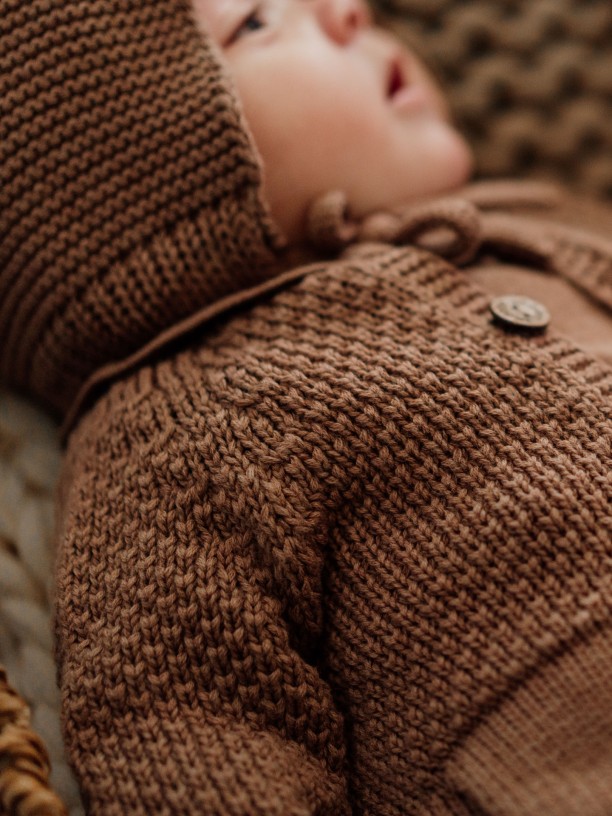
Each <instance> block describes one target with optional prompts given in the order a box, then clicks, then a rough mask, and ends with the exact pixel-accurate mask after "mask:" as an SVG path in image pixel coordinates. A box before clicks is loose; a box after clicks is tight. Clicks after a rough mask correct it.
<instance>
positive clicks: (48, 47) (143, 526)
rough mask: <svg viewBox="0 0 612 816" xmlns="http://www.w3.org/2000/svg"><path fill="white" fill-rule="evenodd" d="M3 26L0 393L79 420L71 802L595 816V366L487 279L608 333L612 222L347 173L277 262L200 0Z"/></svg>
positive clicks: (67, 645)
mask: <svg viewBox="0 0 612 816" xmlns="http://www.w3.org/2000/svg"><path fill="white" fill-rule="evenodd" d="M0 46H1V47H0V114H1V115H0V377H2V380H3V383H5V384H7V385H10V386H12V387H15V388H17V389H19V390H22V391H24V392H26V393H29V394H31V395H32V396H33V397H35V398H36V399H38V400H39V401H40V402H41V403H44V404H45V405H47V406H48V407H49V408H50V409H51V410H53V411H54V412H55V413H56V414H57V415H58V417H60V418H62V419H63V421H64V426H63V427H64V438H65V440H66V454H65V459H64V466H63V470H62V475H61V480H60V483H59V486H58V493H57V529H56V542H57V548H58V549H57V595H56V617H55V627H56V635H57V661H58V682H59V684H60V687H61V691H62V700H63V711H62V716H63V731H64V738H65V742H66V748H67V752H68V755H69V758H70V761H71V763H72V765H73V767H74V769H75V771H76V774H77V777H78V780H79V782H80V785H81V788H82V792H83V796H84V800H85V804H86V807H87V811H88V813H89V814H91V816H125V814H130V816H132V815H134V816H140V815H141V814H142V816H144V814H146V815H147V816H151V814H161V816H204V814H205V815H206V816H348V814H351V815H352V816H408V815H409V814H414V815H415V816H483V814H486V816H536V814H537V816H542V814H551V816H604V814H609V813H611V812H612V672H611V671H610V668H611V666H612V509H611V508H612V502H611V497H612V483H611V481H612V471H611V467H610V466H611V464H612V453H611V441H612V426H611V421H610V420H611V416H610V414H611V402H612V367H611V366H610V365H608V364H606V363H605V361H604V360H602V359H599V358H597V357H596V356H594V355H591V354H589V353H587V352H586V351H585V349H583V348H582V347H581V346H580V344H579V343H576V342H574V340H573V339H572V338H571V337H568V336H566V335H565V334H563V333H562V332H559V331H558V330H557V328H556V325H555V314H554V310H553V313H552V315H551V318H552V319H551V322H550V325H549V326H548V327H547V328H545V329H544V330H543V331H541V332H539V333H536V332H534V331H531V330H524V329H522V330H519V327H518V326H517V325H516V324H513V323H512V322H511V323H510V325H506V326H505V327H504V326H502V325H500V324H499V323H498V322H494V321H492V316H491V312H490V306H491V293H490V292H489V291H487V289H486V288H485V287H483V286H482V285H480V284H479V283H478V281H476V280H474V279H473V278H472V277H471V276H470V271H476V270H477V269H483V268H484V266H483V265H486V266H487V268H489V266H490V265H491V264H502V265H503V264H509V265H512V266H513V267H516V266H517V265H519V266H525V265H527V266H528V267H529V268H530V269H532V270H534V271H536V272H539V273H540V274H542V275H543V276H546V275H550V276H557V277H562V278H563V280H566V281H568V282H569V283H570V284H571V286H572V287H574V288H575V289H576V292H577V296H580V297H588V298H590V299H592V301H593V303H596V304H597V305H598V307H599V308H601V310H602V311H605V313H606V314H607V315H609V314H610V311H612V242H611V240H610V223H611V219H610V212H609V211H604V210H599V209H596V208H592V209H589V208H588V207H587V206H586V204H585V203H584V202H582V201H579V202H577V203H575V202H572V200H571V199H569V198H566V197H565V196H564V195H563V194H558V193H557V191H555V190H554V189H551V188H548V187H541V186H538V185H521V184H511V183H508V184H503V183H500V184H492V185H486V184H485V185H474V186H470V187H468V188H466V189H465V190H463V191H456V192H455V193H454V194H452V195H449V196H446V197H442V198H440V199H437V200H434V201H424V202H421V203H420V204H419V205H414V206H407V207H403V208H399V209H398V210H396V211H393V212H390V213H379V214H373V215H372V216H371V217H370V218H368V219H365V220H364V221H363V222H362V223H359V224H356V223H353V222H352V220H351V216H350V211H349V209H348V208H347V206H346V201H344V198H343V196H342V193H341V192H339V191H330V192H329V195H328V194H325V195H323V196H322V197H321V199H320V200H319V201H316V202H314V203H313V206H312V210H311V212H310V222H309V242H310V243H309V247H308V248H305V251H304V253H303V256H301V253H295V258H293V255H292V253H291V252H289V251H288V250H287V247H286V245H285V244H284V242H283V237H282V236H281V235H280V233H279V231H278V229H277V227H276V225H275V224H274V223H273V221H272V220H271V217H270V213H269V212H268V210H267V207H266V203H265V201H264V200H263V199H262V193H261V167H260V165H259V161H258V158H257V155H256V153H255V152H254V149H253V145H252V144H251V143H250V139H249V137H248V134H247V132H246V130H245V128H244V122H243V119H242V114H241V112H240V109H239V106H238V105H237V103H236V100H235V98H234V95H233V93H232V89H231V87H230V85H229V78H228V76H227V73H226V71H225V69H224V67H223V64H222V60H221V58H220V55H219V53H218V52H217V50H216V49H215V48H214V47H213V45H212V44H211V43H210V42H209V40H208V38H207V37H206V35H205V34H204V33H203V32H201V31H199V30H198V29H197V28H196V26H195V24H194V22H193V19H192V17H191V16H190V12H189V4H188V2H184V1H183V0H175V1H173V2H158V0H129V2H125V0H87V2H86V3H82V2H76V0H53V2H51V3H49V2H46V0H36V2H31V3H23V2H20V1H19V0H0ZM298 257H301V259H300V261H299V262H297V265H296V263H294V260H295V259H297V258H298ZM517 294H521V293H520V292H518V293H517ZM544 305H546V303H544ZM549 305H550V304H549Z"/></svg>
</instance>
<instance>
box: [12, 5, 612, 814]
mask: <svg viewBox="0 0 612 816" xmlns="http://www.w3.org/2000/svg"><path fill="white" fill-rule="evenodd" d="M372 5H373V7H374V11H375V16H376V18H377V20H378V22H379V23H381V24H382V25H383V26H385V27H386V28H390V29H392V30H394V31H395V32H396V33H397V34H398V35H399V36H400V38H402V39H404V41H406V42H408V43H410V44H412V45H413V46H415V47H416V48H417V50H419V51H420V52H421V53H422V55H423V56H424V57H425V58H426V59H427V60H428V61H429V63H430V64H431V66H432V67H433V68H434V70H435V71H436V72H437V73H438V75H439V77H440V79H441V81H442V83H443V85H444V87H445V88H447V90H448V91H449V94H450V99H451V105H452V108H453V112H454V114H455V116H456V117H457V121H458V123H459V125H460V127H461V128H462V129H463V131H464V132H465V133H466V134H467V135H468V137H469V139H470V140H471V143H472V145H473V146H474V148H475V152H476V159H477V173H478V175H480V176H483V177H487V176H496V175H510V176H511V175H520V176H530V177H537V178H553V179H556V180H558V181H562V182H565V183H566V184H568V185H569V186H570V187H573V188H574V189H576V190H583V191H587V192H590V193H593V194H596V195H599V196H601V197H604V198H609V199H612V115H611V114H612V4H611V3H610V1H609V0H373V2H372ZM59 461H60V451H59V441H58V434H57V428H56V427H55V426H54V425H53V423H51V422H50V421H49V419H48V418H47V417H46V416H45V415H44V414H43V413H42V412H41V411H40V410H38V409H36V408H35V407H33V406H31V405H30V404H29V403H27V402H26V401H25V400H22V399H20V398H18V397H15V396H14V395H11V394H8V393H6V392H4V391H1V390H0V663H3V664H4V665H5V666H6V668H7V671H8V676H9V679H10V681H11V684H12V685H13V686H14V687H16V688H17V689H18V691H19V692H20V693H21V694H22V696H23V697H24V699H25V700H26V702H28V704H29V705H30V708H31V711H32V722H33V725H34V728H35V730H36V731H37V733H38V734H39V735H40V736H41V737H42V738H43V740H44V741H45V743H46V745H47V748H48V750H49V754H50V757H51V761H52V774H51V783H52V785H53V787H54V788H55V789H56V790H57V791H58V793H59V794H60V796H61V797H62V798H63V799H64V801H65V803H66V805H67V806H68V809H69V811H70V814H71V816H78V814H80V813H82V809H81V806H80V803H79V796H78V792H77V788H76V784H75V782H74V779H73V777H72V775H71V773H70V771H69V769H68V767H67V765H66V762H65V758H64V753H63V748H62V742H61V736H60V731H59V712H58V706H59V695H58V692H57V689H56V686H55V669H54V665H53V660H52V657H51V637H52V635H51V628H50V610H51V599H52V598H51V563H52V553H51V541H52V535H53V518H52V500H53V487H54V485H55V480H56V477H57V473H58V468H59Z"/></svg>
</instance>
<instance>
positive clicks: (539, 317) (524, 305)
mask: <svg viewBox="0 0 612 816" xmlns="http://www.w3.org/2000/svg"><path fill="white" fill-rule="evenodd" d="M489 308H490V309H491V311H492V313H493V317H494V318H495V320H497V321H498V322H499V323H501V324H502V325H503V326H505V327H506V328H510V329H527V330H530V331H542V330H543V329H545V328H546V326H548V324H549V323H550V313H549V311H548V309H547V308H546V307H545V306H542V304H541V303H538V301H537V300H532V299H531V298H528V297H525V295H502V296H501V297H496V298H493V300H492V301H491V302H490V304H489Z"/></svg>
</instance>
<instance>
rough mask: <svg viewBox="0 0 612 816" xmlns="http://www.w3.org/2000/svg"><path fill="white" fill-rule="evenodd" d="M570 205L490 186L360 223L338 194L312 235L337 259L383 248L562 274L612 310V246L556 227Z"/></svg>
mask: <svg viewBox="0 0 612 816" xmlns="http://www.w3.org/2000/svg"><path fill="white" fill-rule="evenodd" d="M567 198H568V196H567V193H566V192H565V191H564V190H563V189H562V188H561V187H559V186H557V185H555V184H552V183H548V182H526V181H509V180H508V181H506V180H504V181H483V182H478V183H473V184H470V185H467V186H466V187H465V188H463V189H461V190H459V191H457V192H455V193H453V194H451V195H445V196H438V197H435V198H433V199H430V200H428V201H423V202H420V203H418V204H412V205H407V206H404V207H399V208H395V209H394V210H388V211H386V212H377V213H374V214H373V215H371V216H369V217H367V218H365V219H362V220H361V221H357V220H355V219H353V218H352V217H351V215H350V209H349V207H348V203H347V200H346V197H345V196H344V194H343V193H342V192H339V191H332V192H330V193H328V194H326V195H325V196H323V197H321V198H320V199H319V200H318V201H316V202H315V204H314V205H313V207H312V208H311V211H310V216H309V224H308V235H309V240H310V241H311V243H312V244H313V245H315V246H318V247H320V248H322V249H323V248H325V249H327V250H329V251H334V252H342V251H344V252H346V251H348V252H350V248H351V247H363V246H364V245H365V244H368V243H378V242H382V243H385V244H394V245H398V246H415V247H420V248H421V249H427V250H429V251H431V252H434V253H435V254H437V255H440V256H441V257H442V258H445V259H446V260H447V261H449V262H450V263H453V264H455V265H456V266H459V267H465V266H467V265H469V264H470V263H471V262H473V261H474V260H475V259H476V257H477V256H478V255H481V254H492V255H494V256H497V257H499V258H501V259H508V260H515V261H518V262H520V263H525V264H528V265H530V266H533V267H534V268H539V269H542V270H545V271H548V272H553V273H556V274H559V275H561V276H562V277H564V278H565V279H566V280H568V281H570V282H571V283H572V284H573V285H575V286H576V287H578V288H579V289H581V290H582V291H584V292H586V293H587V294H588V295H589V296H591V297H592V298H594V299H595V300H597V301H599V302H600V303H602V304H604V305H605V306H607V307H608V308H611V309H612V241H610V240H609V239H606V238H604V237H603V236H599V235H596V234H594V233H592V232H590V231H587V230H584V229H581V228H577V227H569V226H567V225H565V224H560V223H559V222H557V221H555V220H554V211H555V210H556V209H557V208H558V207H559V206H560V205H562V204H563V202H565V201H566V200H567ZM534 215H535V216H536V217H535V218H534ZM353 254H354V253H353Z"/></svg>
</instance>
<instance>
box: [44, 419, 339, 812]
mask: <svg viewBox="0 0 612 816" xmlns="http://www.w3.org/2000/svg"><path fill="white" fill-rule="evenodd" d="M90 432H91V428H90ZM132 432H133V433H134V435H132ZM101 433H102V436H101V437H100V436H97V434H96V433H90V436H89V438H85V437H86V436H87V434H85V435H84V436H82V437H81V438H80V444H79V445H78V446H75V447H78V448H79V451H78V454H76V455H74V456H72V457H70V456H67V457H66V463H65V466H64V471H63V474H62V480H61V483H60V488H59V490H58V499H59V502H58V503H59V513H58V518H60V519H61V522H60V524H59V527H60V529H59V531H58V544H59V552H58V567H57V574H58V582H57V602H56V618H55V626H56V658H57V660H58V664H59V683H60V687H61V691H62V698H63V701H62V727H63V732H64V738H65V743H66V748H67V751H68V754H69V758H70V761H71V764H72V766H73V768H74V770H75V773H76V775H77V779H78V781H79V784H80V787H81V792H82V795H83V799H84V803H85V806H86V811H87V813H88V814H91V816H98V814H99V815H100V816H102V814H104V816H115V814H116V816H120V815H121V816H124V814H127V813H129V814H130V816H137V815H138V814H143V816H144V814H147V816H150V814H152V813H155V814H160V816H161V815H162V814H164V815H167V816H170V814H181V816H187V814H198V816H203V815H204V814H211V816H212V814H215V815H216V816H257V815H258V814H259V815H260V816H263V815H264V814H265V816H272V815H273V814H277V816H281V814H282V816H310V815H311V814H312V815H313V816H314V814H315V813H316V814H318V815H319V816H323V815H324V814H329V815H330V816H331V815H332V814H333V816H338V815H339V814H349V813H350V808H349V804H348V796H347V781H346V780H347V777H346V774H345V771H344V761H345V747H344V737H343V719H342V716H341V715H340V713H339V712H338V711H337V710H336V707H335V705H334V701H333V700H332V696H331V694H330V689H329V687H328V684H327V683H326V682H325V680H324V678H323V677H322V676H321V674H320V672H319V671H318V669H317V667H316V665H315V661H314V659H313V657H312V655H313V654H314V652H315V646H316V640H317V636H318V631H319V626H320V617H321V613H320V609H319V605H318V601H319V597H318V594H317V593H318V588H317V581H318V574H319V570H320V566H321V564H320V558H319V556H318V554H317V551H316V548H315V547H314V546H313V542H312V541H309V540H308V536H307V535H306V534H305V535H304V537H303V538H301V539H300V540H299V542H298V537H299V536H298V537H296V538H293V539H292V541H293V545H294V546H295V545H297V544H298V543H299V549H296V550H295V552H297V553H298V555H295V553H294V555H292V554H291V553H290V552H286V553H285V555H284V559H281V558H280V557H277V556H278V555H279V553H278V552H277V547H278V546H280V545H279V542H278V541H276V540H274V536H273V534H271V533H268V534H267V533H266V532H265V530H264V529H263V526H264V525H263V524H261V525H260V526H257V525H255V526H253V525H252V524H251V522H250V521H249V516H251V515H252V512H253V511H252V508H250V507H249V501H248V499H246V498H245V495H243V494H241V491H240V489H239V488H238V487H237V485H236V483H234V482H232V479H233V476H232V474H230V473H228V472H226V474H225V477H224V480H223V479H221V478H220V477H219V478H217V479H209V477H208V476H207V475H206V472H205V471H204V470H201V471H199V470H198V464H197V463H196V461H195V459H194V458H192V454H194V450H193V448H191V450H188V448H189V443H188V442H186V443H185V447H184V448H183V449H182V450H181V449H180V448H174V449H173V448H172V446H171V445H169V444H166V445H165V446H164V445H161V444H158V443H159V441H160V438H159V437H158V438H157V440H156V444H155V445H153V446H151V445H150V444H147V445H145V446H146V447H147V453H146V454H141V453H138V452H135V451H136V449H137V448H138V440H137V432H136V431H133V429H132V430H131V433H130V435H126V436H124V437H120V436H117V435H116V434H113V435H112V438H110V437H105V435H104V432H103V431H102V432H101ZM152 436H153V437H154V436H155V434H152ZM148 442H150V440H148ZM94 448H95V451H94ZM152 451H154V453H152ZM230 482H232V487H230ZM262 491H263V492H262V497H261V498H262V500H264V501H265V498H266V495H265V493H266V490H265V488H263V487H262ZM274 506H275V500H274V497H273V496H272V495H270V497H269V502H268V509H269V511H270V512H273V509H274ZM266 553H267V555H266ZM282 560H284V564H283V563H282ZM274 573H276V575H275V574H274ZM298 579H299V581H300V588H299V591H297V590H296V593H295V597H296V598H298V596H299V600H298V601H296V602H295V603H292V602H291V600H290V599H288V597H287V596H288V595H291V592H292V586H293V584H294V583H295V581H296V580H298ZM298 607H299V608H298ZM298 617H299V623H300V626H299V630H298V629H297V628H296V626H295V625H294V623H292V618H293V619H297V618H298Z"/></svg>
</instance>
